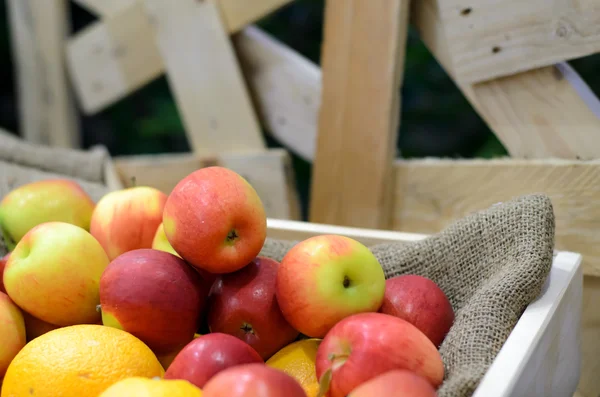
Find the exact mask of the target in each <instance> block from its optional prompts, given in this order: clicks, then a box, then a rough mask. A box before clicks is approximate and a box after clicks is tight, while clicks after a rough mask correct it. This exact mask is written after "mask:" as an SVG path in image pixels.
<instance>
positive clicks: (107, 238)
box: [90, 186, 167, 261]
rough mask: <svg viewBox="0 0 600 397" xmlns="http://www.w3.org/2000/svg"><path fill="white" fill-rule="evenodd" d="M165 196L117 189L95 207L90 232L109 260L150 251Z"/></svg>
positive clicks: (145, 189) (152, 191)
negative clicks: (148, 249)
mask: <svg viewBox="0 0 600 397" xmlns="http://www.w3.org/2000/svg"><path fill="white" fill-rule="evenodd" d="M166 200H167V195H166V194H164V193H163V192H161V191H160V190H158V189H155V188H152V187H148V186H136V187H131V188H127V189H121V190H116V191H114V192H110V193H107V194H106V195H104V196H103V197H102V198H101V199H100V200H99V201H98V204H97V205H96V208H95V209H94V213H93V214H92V220H91V225H90V232H91V233H92V236H94V237H95V238H96V239H97V240H98V242H100V245H102V247H103V248H104V250H105V251H106V254H107V255H108V258H109V259H110V260H111V261H112V260H113V259H115V258H116V257H117V256H119V255H121V254H124V253H125V252H128V251H133V250H135V249H142V248H152V242H153V240H154V236H155V235H156V230H157V228H158V226H159V225H160V224H161V222H162V216H163V208H164V206H165V201H166Z"/></svg>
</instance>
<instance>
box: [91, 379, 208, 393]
mask: <svg viewBox="0 0 600 397" xmlns="http://www.w3.org/2000/svg"><path fill="white" fill-rule="evenodd" d="M124 396H127V397H202V390H200V389H199V388H197V387H196V386H194V385H193V384H191V383H190V382H188V381H187V380H180V379H173V380H171V379H149V378H143V377H139V376H135V377H131V378H127V379H123V380H120V381H118V382H117V383H115V384H113V385H112V386H110V387H109V388H108V389H106V390H104V392H103V393H102V394H100V395H99V396H98V397H124Z"/></svg>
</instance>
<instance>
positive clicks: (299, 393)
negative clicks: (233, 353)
mask: <svg viewBox="0 0 600 397" xmlns="http://www.w3.org/2000/svg"><path fill="white" fill-rule="evenodd" d="M202 396H203V397H306V393H305V392H304V389H303V388H302V386H300V383H298V381H297V380H296V379H294V378H292V377H291V376H289V375H288V374H286V373H285V372H283V371H281V370H278V369H275V368H271V367H268V366H266V365H265V364H245V365H238V366H236V367H232V368H228V369H226V370H224V371H222V372H220V373H218V374H217V375H215V376H214V377H213V378H212V379H211V380H210V381H208V383H207V384H206V385H205V386H204V388H203V389H202Z"/></svg>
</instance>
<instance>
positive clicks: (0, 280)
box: [0, 252, 10, 293]
mask: <svg viewBox="0 0 600 397" xmlns="http://www.w3.org/2000/svg"><path fill="white" fill-rule="evenodd" d="M9 256H10V252H9V253H8V254H6V255H4V256H3V257H2V259H0V292H4V293H6V288H4V268H5V267H6V262H8V257H9Z"/></svg>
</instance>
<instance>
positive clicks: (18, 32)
mask: <svg viewBox="0 0 600 397" xmlns="http://www.w3.org/2000/svg"><path fill="white" fill-rule="evenodd" d="M6 4H7V10H8V16H9V22H10V29H11V34H10V36H11V46H12V54H13V59H14V60H15V73H16V80H17V87H18V93H17V96H18V103H19V125H20V131H21V135H22V136H23V137H24V138H25V139H26V140H28V141H31V142H33V143H41V144H46V145H51V146H57V147H71V148H75V147H79V146H80V145H81V139H80V134H79V122H78V119H77V114H76V110H75V108H74V104H73V99H72V94H71V89H70V86H69V83H68V80H67V75H66V73H65V62H64V58H63V49H64V44H65V41H66V37H67V35H68V34H69V32H70V23H69V17H68V8H67V6H68V3H67V1H66V0H8V1H7V3H6Z"/></svg>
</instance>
